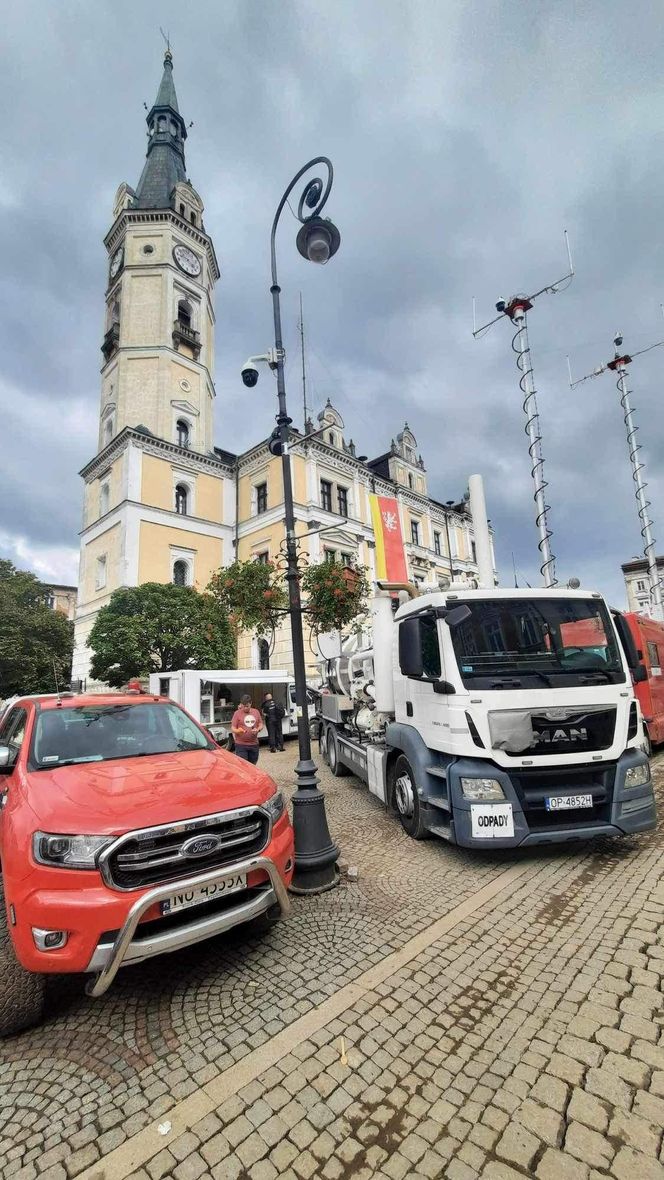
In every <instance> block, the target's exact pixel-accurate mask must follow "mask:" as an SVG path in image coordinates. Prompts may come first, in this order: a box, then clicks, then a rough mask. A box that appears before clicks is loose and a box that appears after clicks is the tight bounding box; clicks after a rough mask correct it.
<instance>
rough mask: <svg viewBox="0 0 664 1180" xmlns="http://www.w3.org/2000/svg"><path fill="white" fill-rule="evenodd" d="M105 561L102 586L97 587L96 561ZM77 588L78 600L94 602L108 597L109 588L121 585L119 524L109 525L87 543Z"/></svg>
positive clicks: (120, 534) (120, 536)
mask: <svg viewBox="0 0 664 1180" xmlns="http://www.w3.org/2000/svg"><path fill="white" fill-rule="evenodd" d="M99 559H105V577H104V584H103V586H98V585H97V580H98V579H97V574H98V560H99ZM81 575H82V576H81V584H80V586H79V591H78V592H79V600H80V598H81V596H82V595H85V601H86V602H89V601H96V600H98V599H100V598H104V597H105V596H107V595H108V592H109V586H112V587H113V588H115V586H117V585H122V581H123V578H122V530H121V528H120V525H119V524H114V525H111V526H110V527H109V528H107V529H106V530H105V531H104V532H103V533H101V534H100V535H99V536H97V537H95V538H94V539H93V540H91V541H89V542H88V544H87V545H86V548H85V555H84V560H83V562H82V570H81Z"/></svg>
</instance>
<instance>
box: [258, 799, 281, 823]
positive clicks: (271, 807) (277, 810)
mask: <svg viewBox="0 0 664 1180" xmlns="http://www.w3.org/2000/svg"><path fill="white" fill-rule="evenodd" d="M262 806H263V807H264V808H265V810H266V811H267V813H268V815H269V816H270V819H271V820H272V823H276V821H277V820H278V819H279V816H280V815H283V813H284V809H285V807H286V800H285V799H284V796H283V791H277V792H276V793H275V794H274V795H271V796H270V798H269V799H268V800H267V803H263V804H262Z"/></svg>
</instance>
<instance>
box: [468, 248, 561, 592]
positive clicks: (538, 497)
mask: <svg viewBox="0 0 664 1180" xmlns="http://www.w3.org/2000/svg"><path fill="white" fill-rule="evenodd" d="M565 245H566V247H567V260H568V263H569V270H568V272H567V274H565V275H563V277H562V278H561V279H556V281H555V283H547V285H546V286H545V287H541V288H540V290H539V291H535V292H534V294H532V295H512V296H511V297H510V298H509V299H498V300H497V302H496V311H497V312H498V315H497V316H494V318H493V319H492V320H489V322H488V323H486V324H484V325H483V326H482V327H481V328H477V327H476V326H475V300H473V336H474V337H475V339H477V338H478V336H483V335H484V333H485V332H487V331H488V330H489V328H491V327H493V325H494V324H496V323H497V322H498V320H499V319H502V317H503V316H504V315H505V316H507V318H508V319H509V320H510V321H511V323H512V324H513V326H514V328H515V329H516V331H515V333H514V336H513V337H512V350H513V352H515V353H516V363H517V368H518V369H519V372H520V374H521V376H520V378H519V387H520V389H521V392H522V393H523V410H524V413H525V415H526V426H525V431H526V435H527V436H528V454H529V455H530V462H531V471H530V473H531V476H532V479H533V484H534V487H535V491H534V495H533V499H534V501H535V525H536V528H537V532H538V536H539V540H538V542H537V547H538V549H539V551H540V554H541V558H542V564H541V566H540V572H541V574H542V580H543V582H544V585H545V586H547V587H549V586H557V584H558V581H557V578H556V558H555V554H554V553H553V551H552V549H551V537H552V536H553V533H552V531H551V529H550V528H549V521H548V513H549V512H550V505H549V504H547V502H546V496H545V492H546V489H547V487H548V483H547V481H546V479H545V478H544V456H543V453H542V432H541V427H540V418H539V410H538V408H537V393H536V390H535V379H534V375H533V366H532V358H531V352H530V343H529V340H528V321H527V312H529V311H530V310H531V308H532V306H533V303H534V301H535V299H537V297H538V296H539V295H544V294H545V293H546V294H556V293H557V292H558V291H559V290H560V289H561V284H562V283H564V284H565V287H563V288H562V290H565V289H566V287H567V286H569V284H570V282H571V281H572V279H573V277H574V267H573V265H572V255H571V253H570V248H569V241H568V238H567V230H565Z"/></svg>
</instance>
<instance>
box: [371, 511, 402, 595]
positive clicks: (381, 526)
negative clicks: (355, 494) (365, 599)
mask: <svg viewBox="0 0 664 1180" xmlns="http://www.w3.org/2000/svg"><path fill="white" fill-rule="evenodd" d="M369 503H370V505H371V522H372V524H373V530H374V538H375V541H376V578H377V579H378V580H379V581H381V582H407V581H408V567H407V565H406V555H405V553H404V549H403V536H402V534H401V522H400V520H399V505H398V504H397V502H396V500H394V499H392V498H391V497H389V496H376V495H370V496H369Z"/></svg>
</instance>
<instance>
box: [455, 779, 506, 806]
mask: <svg viewBox="0 0 664 1180" xmlns="http://www.w3.org/2000/svg"><path fill="white" fill-rule="evenodd" d="M461 790H462V791H463V797H464V799H471V800H472V801H473V803H488V802H491V801H495V800H496V799H504V798H505V792H504V791H503V788H502V787H501V785H500V783H499V782H498V779H495V778H462V779H461Z"/></svg>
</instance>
